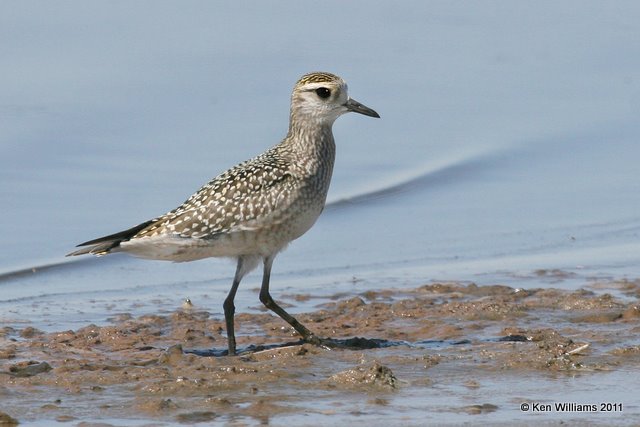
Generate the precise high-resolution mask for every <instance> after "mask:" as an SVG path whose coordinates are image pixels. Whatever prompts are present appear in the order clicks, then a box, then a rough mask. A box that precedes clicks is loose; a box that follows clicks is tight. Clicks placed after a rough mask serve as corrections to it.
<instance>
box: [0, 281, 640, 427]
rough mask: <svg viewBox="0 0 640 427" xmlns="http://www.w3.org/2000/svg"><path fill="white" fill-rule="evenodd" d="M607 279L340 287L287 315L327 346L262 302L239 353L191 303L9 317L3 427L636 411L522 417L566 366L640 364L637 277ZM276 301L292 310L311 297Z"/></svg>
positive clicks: (630, 406)
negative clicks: (306, 340)
mask: <svg viewBox="0 0 640 427" xmlns="http://www.w3.org/2000/svg"><path fill="white" fill-rule="evenodd" d="M541 274H546V273H541ZM597 287H598V286H597V285H596V288H597ZM601 287H602V288H604V289H605V291H599V292H594V291H591V290H578V291H572V292H570V291H562V290H557V289H548V288H546V289H516V288H512V287H508V286H481V287H479V286H476V285H473V284H458V283H440V284H429V285H425V286H421V287H418V288H415V289H400V290H399V289H393V290H383V291H370V292H365V293H362V294H359V295H356V296H353V295H351V296H347V295H335V296H333V297H332V298H330V299H329V300H326V299H325V300H321V299H319V304H317V305H316V307H317V309H316V310H315V311H312V312H308V313H302V314H298V315H296V317H297V318H298V320H300V321H301V322H302V323H304V324H305V325H306V326H307V327H308V328H310V329H311V330H312V331H314V332H315V333H316V334H318V335H320V336H326V337H333V338H336V339H338V342H340V343H341V344H343V346H344V347H345V348H334V349H327V348H322V347H316V346H313V345H309V344H302V343H299V342H297V338H296V336H295V333H294V332H293V331H292V329H291V328H289V327H288V325H286V324H285V323H284V322H283V321H282V320H281V319H279V318H278V317H276V316H274V315H272V314H271V313H268V312H263V313H254V314H243V313H239V314H237V315H236V325H237V326H236V328H237V329H238V331H239V333H238V345H239V350H240V351H241V354H240V355H239V356H237V357H228V356H224V355H222V353H223V350H224V349H225V348H226V335H225V333H224V321H223V319H222V318H218V317H212V316H211V315H210V314H209V313H208V312H206V311H204V310H202V307H199V306H198V304H197V302H194V305H193V306H192V307H188V306H185V307H180V308H178V309H176V310H175V312H173V313H171V314H170V315H165V316H155V315H151V316H149V315H147V316H142V317H135V316H134V315H133V314H130V313H121V314H118V315H116V316H114V317H113V318H111V319H109V321H110V324H107V325H105V326H96V325H86V326H85V327H83V328H81V329H78V330H75V331H60V332H55V333H44V332H42V331H39V330H37V329H34V328H32V327H26V328H23V329H17V328H12V327H4V328H3V329H0V402H1V406H0V425H12V423H18V422H19V423H21V424H26V425H29V424H33V425H47V423H49V424H51V423H53V424H55V423H64V424H65V425H78V426H91V425H173V424H198V423H207V424H208V423H217V422H219V423H227V424H231V425H260V424H273V425H283V424H291V425H316V424H320V425H323V424H325V425H326V424H332V423H333V422H335V421H336V420H337V419H342V420H350V423H351V424H354V425H364V424H366V425H383V424H384V425H395V424H404V425H419V424H421V423H422V422H423V421H431V422H438V423H445V422H448V423H465V422H466V423H469V422H471V423H473V422H476V421H478V422H479V421H480V420H482V419H484V420H485V421H486V420H489V421H491V422H492V423H501V422H503V423H508V422H509V420H513V416H514V414H519V417H520V418H517V419H518V420H519V421H520V422H522V423H528V422H530V423H531V424H540V423H544V422H549V423H551V424H554V423H555V422H565V421H567V420H569V419H573V418H575V417H577V418H575V421H576V422H578V423H580V422H583V423H589V422H594V423H601V424H603V425H604V424H607V423H611V422H616V423H617V422H626V421H628V422H630V423H633V422H634V421H633V420H635V422H638V421H640V418H634V416H637V415H638V403H639V401H640V398H638V397H637V396H635V397H634V396H632V395H627V397H626V401H625V402H612V403H621V404H624V405H625V407H624V408H623V410H620V411H618V410H617V409H616V408H612V409H613V411H611V412H610V413H609V415H603V414H602V413H598V414H593V413H583V412H573V413H572V414H564V415H563V414H557V413H556V414H555V415H553V416H552V415H549V416H548V417H546V418H545V417H544V416H543V418H540V417H538V418H530V421H528V420H529V419H527V418H526V417H527V414H526V413H522V412H521V411H520V410H519V409H518V408H519V405H520V404H519V403H518V402H520V401H524V399H526V398H527V396H529V398H530V399H539V400H541V401H544V399H543V397H544V395H547V397H548V399H550V400H549V401H555V400H557V399H558V398H559V397H560V396H562V393H563V391H562V385H563V384H566V383H567V381H568V380H572V381H575V378H576V377H578V378H579V380H580V381H583V382H584V383H585V384H586V386H587V387H589V386H592V387H598V384H600V383H601V382H602V380H603V379H604V378H606V375H609V374H611V373H615V372H620V373H622V374H624V373H626V372H630V373H632V372H636V373H637V372H639V371H638V369H639V368H640V346H638V340H637V336H638V333H639V332H640V304H639V303H638V300H639V299H640V281H635V282H633V281H626V280H625V281H612V282H609V283H605V284H602V286H601ZM607 292H608V293H607ZM276 298H278V299H279V300H280V301H282V302H283V305H284V306H291V305H295V304H296V302H300V301H305V302H306V303H308V302H309V300H310V299H313V298H314V296H313V295H306V294H299V295H280V296H277V295H276ZM353 337H366V339H362V340H353V339H350V338H353ZM369 347H372V348H369ZM625 376H626V375H622V378H624V377H625ZM605 382H606V381H605ZM623 382H624V381H623ZM632 383H633V384H637V381H636V380H632ZM531 384H539V386H540V389H539V390H538V391H539V393H542V394H543V395H542V396H541V395H536V394H535V393H534V392H532V391H531V388H530V387H529V388H527V385H528V386H530V385H531ZM509 388H511V389H512V390H507V389H509ZM510 393H512V395H511V396H509V394H510ZM505 395H506V396H505ZM565 400H567V399H565ZM568 400H569V401H571V400H572V399H568ZM574 400H575V399H574ZM600 400H603V399H602V398H601V399H598V403H599V401H600ZM589 403H593V402H589ZM535 415H536V414H531V415H530V416H531V417H534V416H535ZM596 415H597V416H598V417H597V418H594V417H595V416H596ZM623 416H624V418H621V417H623ZM482 417H485V418H482ZM3 423H4V424H3ZM39 423H40V424H39Z"/></svg>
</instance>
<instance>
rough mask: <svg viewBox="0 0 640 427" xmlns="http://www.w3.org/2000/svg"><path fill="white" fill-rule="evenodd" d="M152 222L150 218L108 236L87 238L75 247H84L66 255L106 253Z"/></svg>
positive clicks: (100, 254) (99, 254)
mask: <svg viewBox="0 0 640 427" xmlns="http://www.w3.org/2000/svg"><path fill="white" fill-rule="evenodd" d="M154 222H155V220H153V219H152V220H149V221H146V222H143V223H142V224H138V225H136V226H135V227H131V228H129V229H127V230H124V231H120V232H118V233H115V234H110V235H108V236H104V237H99V238H97V239H93V240H89V241H88V242H84V243H80V244H79V245H77V247H80V246H86V247H84V248H82V249H78V250H77V251H73V252H71V253H68V254H67V255H66V256H76V255H84V254H92V255H98V256H102V255H106V254H108V253H109V252H111V251H112V250H113V249H115V248H117V247H118V246H120V243H121V242H125V241H127V240H129V239H131V238H132V237H133V236H135V235H136V234H138V233H139V232H140V231H142V230H144V229H145V228H147V227H148V226H149V225H151V224H153V223H154Z"/></svg>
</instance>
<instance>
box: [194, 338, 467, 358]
mask: <svg viewBox="0 0 640 427" xmlns="http://www.w3.org/2000/svg"><path fill="white" fill-rule="evenodd" d="M303 344H305V341H304V340H298V341H290V342H286V343H280V344H266V345H249V346H247V347H241V348H238V352H237V356H246V355H250V354H253V353H258V352H261V351H267V350H275V349H279V348H287V347H294V346H301V345H303ZM462 344H471V341H470V340H466V339H464V340H423V341H417V342H413V343H412V342H408V341H390V340H385V339H379V338H363V337H353V338H345V339H335V338H324V339H322V340H321V344H319V347H322V348H325V349H327V350H332V349H343V350H370V349H376V348H389V347H399V346H406V347H411V348H424V349H436V348H442V347H448V346H452V345H462ZM184 352H185V353H190V354H195V355H197V356H202V357H223V356H227V355H228V354H229V353H228V350H227V349H215V348H214V349H206V350H201V349H190V350H189V349H187V350H184Z"/></svg>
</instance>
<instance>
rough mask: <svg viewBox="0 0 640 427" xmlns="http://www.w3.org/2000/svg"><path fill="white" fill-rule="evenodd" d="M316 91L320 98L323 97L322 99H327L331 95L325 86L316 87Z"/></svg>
mask: <svg viewBox="0 0 640 427" xmlns="http://www.w3.org/2000/svg"><path fill="white" fill-rule="evenodd" d="M316 93H317V94H318V96H319V97H320V98H323V99H327V98H328V97H330V96H331V91H330V90H329V89H327V88H326V87H319V88H318V89H316Z"/></svg>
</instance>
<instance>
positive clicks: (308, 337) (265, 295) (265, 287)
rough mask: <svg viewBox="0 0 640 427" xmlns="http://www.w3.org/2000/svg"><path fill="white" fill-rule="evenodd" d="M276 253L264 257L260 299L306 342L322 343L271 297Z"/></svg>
mask: <svg viewBox="0 0 640 427" xmlns="http://www.w3.org/2000/svg"><path fill="white" fill-rule="evenodd" d="M274 258H275V255H272V256H268V257H267V258H265V259H264V273H263V275H262V287H261V288H260V301H261V302H262V303H263V304H264V305H265V306H266V307H267V308H268V309H269V310H271V311H273V312H274V313H276V314H277V315H278V316H280V317H281V318H282V319H283V320H284V321H285V322H287V323H288V324H290V325H291V326H292V327H293V329H295V330H296V331H297V332H298V333H299V334H300V335H301V336H302V339H303V340H305V341H306V342H310V343H312V344H316V345H320V344H321V343H322V340H320V338H318V337H316V336H315V335H314V334H312V333H311V332H310V331H309V330H308V329H307V328H305V327H304V325H302V323H300V322H298V321H297V320H296V319H295V318H294V317H293V316H291V315H290V314H289V313H287V312H286V311H284V309H283V308H282V307H280V306H279V305H278V304H276V302H275V301H274V300H273V298H271V295H270V294H269V278H270V277H271V265H272V264H273V259H274Z"/></svg>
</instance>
